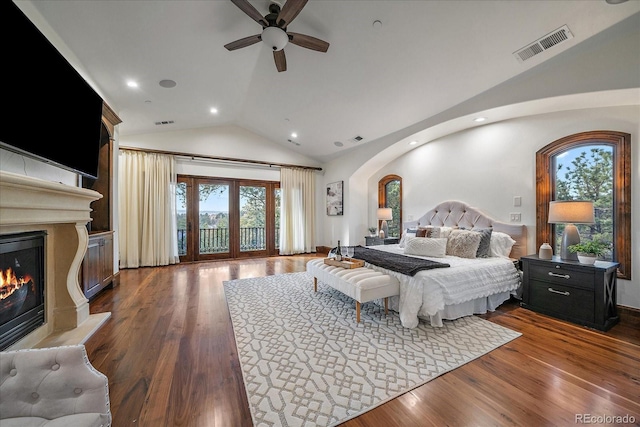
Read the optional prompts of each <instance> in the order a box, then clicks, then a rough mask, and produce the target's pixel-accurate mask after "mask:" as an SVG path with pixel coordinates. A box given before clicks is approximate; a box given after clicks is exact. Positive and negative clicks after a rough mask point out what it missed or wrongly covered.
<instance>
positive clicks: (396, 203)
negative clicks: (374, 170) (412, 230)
mask: <svg viewBox="0 0 640 427" xmlns="http://www.w3.org/2000/svg"><path fill="white" fill-rule="evenodd" d="M378 207H379V208H391V213H392V216H393V219H392V220H391V221H387V227H388V229H389V237H400V236H401V234H402V178H401V177H399V176H398V175H387V176H385V177H383V178H382V179H381V180H380V181H378ZM380 223H381V221H379V224H378V229H380V226H381V224H380Z"/></svg>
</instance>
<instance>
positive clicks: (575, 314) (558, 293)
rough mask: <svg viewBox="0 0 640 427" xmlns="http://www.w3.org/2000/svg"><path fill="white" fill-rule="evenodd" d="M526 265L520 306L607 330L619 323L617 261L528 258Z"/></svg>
mask: <svg viewBox="0 0 640 427" xmlns="http://www.w3.org/2000/svg"><path fill="white" fill-rule="evenodd" d="M520 261H521V263H522V272H523V278H522V302H521V303H520V305H521V306H522V307H524V308H528V309H530V310H533V311H537V312H539V313H542V314H546V315H549V316H553V317H557V318H558V319H562V320H568V321H570V322H573V323H577V324H579V325H583V326H588V327H590V328H594V329H599V330H601V331H606V330H608V329H610V328H611V327H612V326H613V325H615V324H616V323H618V320H619V317H618V311H617V307H616V283H617V282H616V281H617V269H618V266H619V264H618V263H617V262H607V261H596V263H595V264H593V265H587V264H581V263H579V262H578V261H566V260H562V259H560V257H559V256H554V257H553V258H552V259H551V260H544V259H540V258H538V256H537V255H528V256H524V257H522V258H520Z"/></svg>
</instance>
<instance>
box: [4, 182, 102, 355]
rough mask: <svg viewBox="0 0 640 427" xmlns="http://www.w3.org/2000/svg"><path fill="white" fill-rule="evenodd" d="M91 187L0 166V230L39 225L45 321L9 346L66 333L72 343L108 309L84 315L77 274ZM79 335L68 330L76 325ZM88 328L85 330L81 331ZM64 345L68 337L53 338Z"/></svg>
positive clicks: (16, 230) (92, 193)
mask: <svg viewBox="0 0 640 427" xmlns="http://www.w3.org/2000/svg"><path fill="white" fill-rule="evenodd" d="M100 198H102V195H101V194H100V193H98V192H96V191H93V190H88V189H85V188H80V187H73V186H69V185H66V184H61V183H58V182H51V181H45V180H41V179H37V178H31V177H28V176H23V175H18V174H14V173H10V172H6V171H0V234H11V233H20V232H27V231H36V230H44V231H45V232H46V233H47V235H46V238H45V272H46V274H45V306H46V316H45V325H44V326H42V327H40V328H38V329H36V330H35V331H33V332H32V333H31V334H29V335H28V336H27V337H25V338H24V339H22V340H21V341H18V342H17V343H16V344H14V345H13V346H12V347H11V348H12V349H13V348H31V347H34V346H38V344H39V343H42V342H43V341H44V342H52V337H54V338H55V336H57V335H60V334H67V335H69V333H71V335H72V336H74V338H73V340H75V341H77V342H76V343H81V342H84V340H85V339H86V338H88V336H87V334H89V336H90V335H91V334H92V333H93V331H95V330H96V329H97V328H98V327H99V326H101V325H102V323H104V322H105V321H106V320H107V319H108V317H109V316H110V313H100V314H97V315H90V314H89V301H88V300H87V298H85V296H84V294H83V292H82V290H81V288H80V284H79V282H78V275H79V272H80V266H81V264H82V260H83V258H84V255H85V252H86V251H87V243H88V232H87V228H86V224H87V223H88V222H89V221H91V216H90V212H91V208H90V204H91V202H93V201H94V200H98V199H100ZM79 329H81V330H82V331H80V334H78V333H75V334H74V333H73V331H74V330H79ZM87 329H88V330H87ZM53 342H54V343H56V344H63V343H64V344H70V343H72V342H68V341H65V342H57V341H55V339H54V340H53Z"/></svg>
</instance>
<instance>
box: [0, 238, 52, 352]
mask: <svg viewBox="0 0 640 427" xmlns="http://www.w3.org/2000/svg"><path fill="white" fill-rule="evenodd" d="M45 235H46V233H45V232H44V231H37V232H28V233H18V234H8V235H2V236H0V350H4V349H6V348H7V347H9V346H10V345H11V344H13V343H15V342H16V341H18V340H20V339H21V338H23V337H24V336H26V335H27V334H29V333H30V332H31V331H33V330H35V329H37V328H38V327H40V326H42V325H43V324H44V322H45V295H44V289H45V282H44V280H45V277H44V274H45V269H44V240H45Z"/></svg>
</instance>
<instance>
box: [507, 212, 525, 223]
mask: <svg viewBox="0 0 640 427" xmlns="http://www.w3.org/2000/svg"><path fill="white" fill-rule="evenodd" d="M509 219H510V221H511V222H520V221H522V214H521V213H520V212H511V214H510V218H509Z"/></svg>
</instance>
